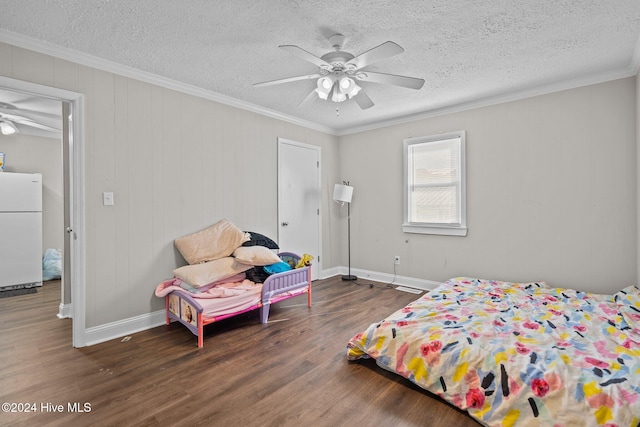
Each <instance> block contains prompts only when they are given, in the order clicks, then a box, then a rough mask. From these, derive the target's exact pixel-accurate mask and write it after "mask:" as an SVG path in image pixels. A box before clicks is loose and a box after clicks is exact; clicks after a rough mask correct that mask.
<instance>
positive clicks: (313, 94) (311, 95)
mask: <svg viewBox="0 0 640 427" xmlns="http://www.w3.org/2000/svg"><path fill="white" fill-rule="evenodd" d="M317 97H318V95H317V94H316V90H315V89H314V90H312V91H311V92H310V93H309V95H307V96H305V98H304V99H303V100H302V102H301V103H300V104H298V107H304V106H306V105H308V104H309V103H311V102H313V100H314V99H316V98H317Z"/></svg>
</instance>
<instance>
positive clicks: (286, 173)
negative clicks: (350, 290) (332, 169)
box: [278, 138, 321, 279]
mask: <svg viewBox="0 0 640 427" xmlns="http://www.w3.org/2000/svg"><path fill="white" fill-rule="evenodd" d="M320 194H321V191H320V147H316V146H313V145H308V144H303V143H299V142H295V141H290V140H287V139H283V138H278V245H279V246H280V250H281V251H287V252H294V253H297V254H299V255H302V254H305V253H307V254H310V255H312V256H313V257H314V260H313V267H312V269H311V271H312V276H313V279H316V278H317V277H318V273H319V271H320V270H321V264H320V261H321V259H320V246H321V245H320V235H321V233H320V224H321V221H320V218H321V216H320Z"/></svg>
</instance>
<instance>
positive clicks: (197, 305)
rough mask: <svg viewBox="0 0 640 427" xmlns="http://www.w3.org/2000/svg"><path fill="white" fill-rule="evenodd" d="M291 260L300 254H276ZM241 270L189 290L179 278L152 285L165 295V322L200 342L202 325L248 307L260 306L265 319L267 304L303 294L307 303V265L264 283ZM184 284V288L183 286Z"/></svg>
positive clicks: (157, 294)
mask: <svg viewBox="0 0 640 427" xmlns="http://www.w3.org/2000/svg"><path fill="white" fill-rule="evenodd" d="M278 256H279V258H280V259H283V260H287V261H288V263H291V264H294V263H297V262H298V261H299V260H300V257H299V256H298V255H296V254H293V253H291V252H283V253H280V254H278ZM246 277H247V276H246V274H245V273H244V272H241V273H239V274H237V275H235V276H231V277H228V278H225V279H224V280H220V281H218V282H214V283H212V284H210V285H208V286H204V287H202V288H201V289H198V290H197V292H195V290H192V291H190V290H189V287H188V286H185V284H184V283H182V282H181V279H179V278H175V277H174V278H173V279H169V280H165V281H163V282H162V283H160V284H159V285H158V286H157V287H156V292H155V294H156V296H158V297H163V298H164V299H165V310H166V324H167V325H168V324H169V323H171V322H172V321H177V322H180V323H182V324H183V325H184V326H186V327H187V328H188V329H189V330H190V331H191V332H192V333H193V334H194V335H196V336H197V337H198V347H203V345H204V338H203V337H204V327H205V326H206V325H209V324H211V323H214V322H218V321H220V320H223V319H227V318H229V317H233V316H237V315H239V314H242V313H246V312H249V311H252V310H260V322H261V323H267V320H268V317H269V309H270V307H271V304H275V303H276V302H279V301H282V300H285V299H288V298H293V297H296V296H298V295H302V294H305V293H306V294H307V305H308V306H309V307H311V265H307V266H304V267H300V268H294V269H291V270H287V271H283V272H279V273H273V274H271V275H269V276H267V277H266V279H265V280H264V283H256V282H253V281H251V280H248V279H247V278H246ZM185 288H186V289H185Z"/></svg>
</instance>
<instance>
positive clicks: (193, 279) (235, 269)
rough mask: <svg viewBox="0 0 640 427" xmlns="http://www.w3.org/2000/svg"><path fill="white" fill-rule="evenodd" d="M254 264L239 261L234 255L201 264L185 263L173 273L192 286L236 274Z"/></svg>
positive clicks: (202, 284)
mask: <svg viewBox="0 0 640 427" xmlns="http://www.w3.org/2000/svg"><path fill="white" fill-rule="evenodd" d="M250 268H252V266H250V265H246V264H242V263H239V262H238V261H236V259H235V258H233V257H224V258H218V259H216V260H214V261H209V262H203V263H201V264H194V265H185V266H183V267H179V268H176V269H175V270H173V275H174V276H175V277H177V278H178V279H180V280H182V281H183V282H186V283H188V284H190V285H192V286H198V287H199V286H204V285H207V284H209V283H212V282H217V281H219V280H223V279H226V278H228V277H231V276H235V275H236V274H238V273H242V272H243V271H247V270H249V269H250Z"/></svg>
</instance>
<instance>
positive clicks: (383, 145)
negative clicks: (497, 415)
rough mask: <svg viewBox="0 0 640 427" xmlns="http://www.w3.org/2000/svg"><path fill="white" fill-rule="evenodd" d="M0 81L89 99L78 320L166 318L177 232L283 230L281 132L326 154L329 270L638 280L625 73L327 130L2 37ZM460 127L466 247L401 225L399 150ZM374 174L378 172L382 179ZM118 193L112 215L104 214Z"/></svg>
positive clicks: (630, 88) (560, 281)
mask: <svg viewBox="0 0 640 427" xmlns="http://www.w3.org/2000/svg"><path fill="white" fill-rule="evenodd" d="M0 75H2V76H6V77H10V78H15V79H20V80H25V81H29V82H34V83H39V84H44V85H49V86H54V87H58V88H62V89H67V90H71V91H75V92H79V93H83V94H84V95H85V110H86V111H85V113H86V114H85V118H86V120H85V131H86V134H85V172H86V174H85V175H86V176H85V189H86V192H85V203H86V230H87V235H86V243H87V247H86V259H87V265H86V272H87V278H86V325H85V327H87V328H89V327H94V326H100V325H103V324H107V323H110V322H116V321H119V320H123V319H128V318H131V317H134V316H140V315H145V314H148V313H150V312H153V311H157V310H160V309H162V304H163V303H162V301H161V300H159V299H158V298H156V297H154V296H153V290H154V288H155V286H156V285H157V283H158V282H160V281H161V280H163V279H165V278H167V277H170V275H171V271H172V269H173V268H175V267H176V266H177V265H179V264H180V263H181V262H182V260H181V259H180V256H179V255H178V254H177V253H176V251H175V249H174V247H173V240H174V239H175V238H176V237H178V236H181V235H184V234H186V233H189V232H192V231H195V230H198V229H200V228H202V227H205V226H207V225H210V224H211V223H213V222H214V221H216V220H218V219H220V218H228V219H230V220H231V221H233V222H234V223H236V224H237V225H239V226H240V227H241V228H244V229H252V230H255V231H260V232H263V233H265V234H267V235H271V236H275V235H276V233H277V164H276V160H277V153H276V147H277V137H284V138H287V139H291V140H295V141H299V142H304V143H307V144H313V145H317V146H320V147H322V171H321V173H322V186H323V189H322V190H323V194H322V197H323V206H324V207H325V211H324V214H323V224H322V231H323V233H322V239H323V254H322V256H323V264H324V268H325V269H331V268H333V267H337V266H340V265H343V266H344V265H346V247H345V232H346V225H345V221H344V216H343V215H342V213H341V212H340V211H339V210H338V209H336V208H335V203H333V202H332V201H331V193H332V190H333V184H334V183H335V182H338V181H340V180H349V181H351V184H352V185H354V187H355V188H356V191H355V193H354V201H353V205H352V207H353V209H352V215H353V218H352V251H351V256H352V267H355V268H361V269H367V270H371V271H376V272H383V273H392V272H393V256H394V255H400V256H401V257H402V264H401V265H400V266H399V268H398V274H399V275H402V276H407V277H415V278H421V279H430V280H445V279H447V278H449V277H452V276H458V275H469V276H477V277H485V278H495V279H504V280H546V281H548V282H549V283H551V284H553V285H556V286H570V287H575V288H578V289H584V290H596V291H598V292H609V291H614V290H617V289H620V288H621V287H623V286H625V285H627V284H630V283H636V279H637V274H638V273H637V271H636V270H637V267H636V261H637V240H638V238H637V235H638V230H637V223H638V208H637V197H636V194H637V189H636V183H637V178H636V171H637V160H636V154H637V153H636V141H637V140H638V139H639V138H640V137H638V136H637V135H636V127H635V126H636V122H637V120H638V116H637V113H636V98H637V96H636V87H635V85H636V83H635V79H632V78H630V79H623V80H618V81H612V82H608V83H603V84H599V85H593V86H588V87H584V88H579V89H574V90H569V91H564V92H558V93H554V94H550V95H545V96H539V97H534V98H529V99H525V100H521V101H516V102H510V103H505V104H501V105H495V106H491V107H485V108H478V109H475V110H470V111H466V112H461V113H455V114H449V115H443V116H439V117H434V118H428V119H422V120H417V121H414V122H410V123H405V124H401V125H396V126H390V127H386V128H383V129H378V130H375V131H368V132H360V133H357V134H353V135H346V136H341V137H336V136H332V135H328V134H324V133H321V132H318V131H315V130H310V129H307V128H304V127H301V126H296V125H293V124H290V123H286V122H283V121H280V120H276V119H272V118H268V117H265V116H261V115H258V114H254V113H251V112H247V111H244V110H240V109H236V108H233V107H229V106H226V105H222V104H219V103H216V102H212V101H208V100H205V99H202V98H198V97H195V96H192V95H187V94H182V93H178V92H175V91H173V90H170V89H166V88H163V87H160V86H156V85H153V84H150V83H143V82H140V81H137V80H134V79H131V78H126V77H122V76H118V75H116V74H113V73H110V72H106V71H99V70H96V69H93V68H90V67H87V66H83V65H78V64H75V63H71V62H68V61H64V60H61V59H56V58H53V57H51V56H48V55H44V54H39V53H35V52H32V51H28V50H25V49H22V48H18V47H15V46H11V45H8V44H2V43H0ZM456 130H466V131H467V161H468V174H467V177H468V225H469V235H468V236H467V237H464V238H460V237H444V236H424V235H413V234H404V233H402V229H401V223H402V140H403V139H404V138H407V137H410V136H421V135H429V134H433V133H437V132H448V131H456ZM380 171H383V173H380ZM103 191H113V192H114V194H115V206H102V192H103Z"/></svg>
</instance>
